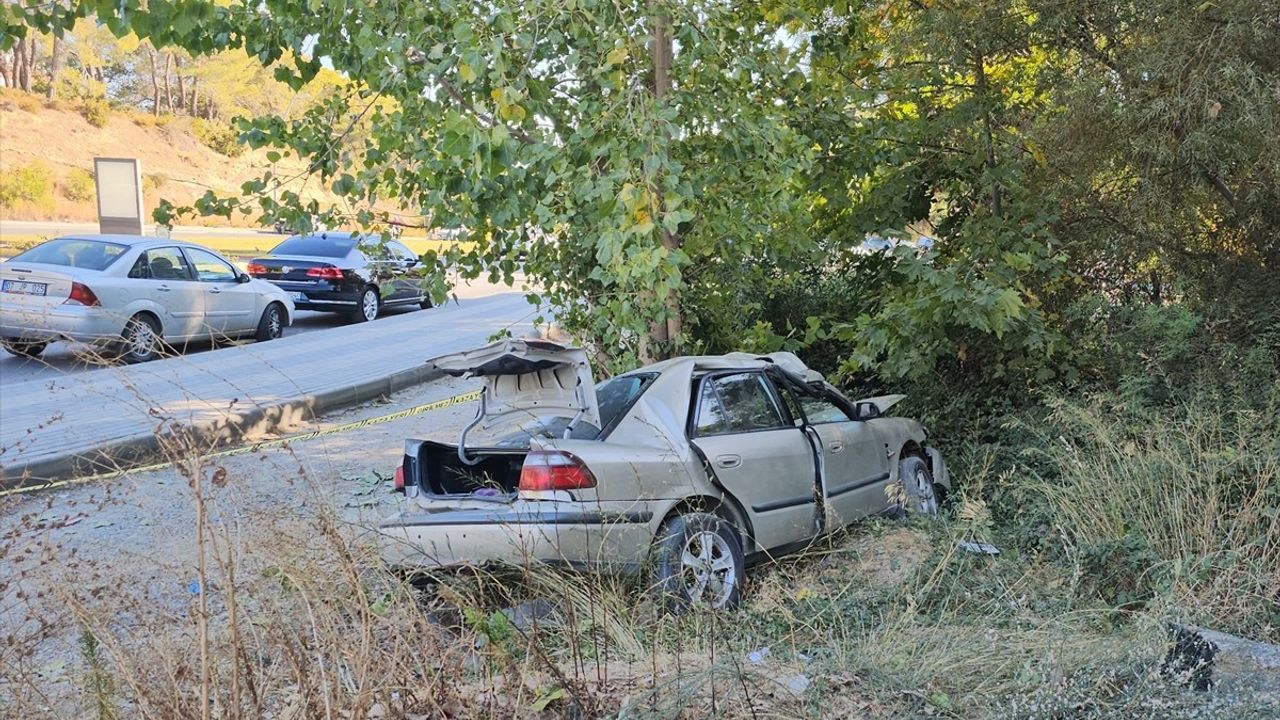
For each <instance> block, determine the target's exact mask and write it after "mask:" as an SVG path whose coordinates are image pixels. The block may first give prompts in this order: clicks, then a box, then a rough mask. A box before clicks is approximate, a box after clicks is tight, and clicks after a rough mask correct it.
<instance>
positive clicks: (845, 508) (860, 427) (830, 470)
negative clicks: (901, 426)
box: [783, 385, 889, 529]
mask: <svg viewBox="0 0 1280 720" xmlns="http://www.w3.org/2000/svg"><path fill="white" fill-rule="evenodd" d="M783 392H785V393H787V394H788V395H789V397H788V404H789V405H790V406H791V407H793V408H795V411H798V412H799V413H800V414H802V415H803V417H804V420H805V424H806V426H807V427H808V428H809V429H810V431H811V432H812V433H813V434H814V435H815V436H816V437H817V438H818V441H819V444H820V450H821V453H822V492H823V497H824V498H825V501H826V502H825V505H826V523H827V525H826V526H827V527H828V528H831V529H834V528H838V527H842V526H844V525H848V524H849V523H851V522H853V521H855V520H858V519H859V518H862V517H865V516H866V515H868V514H871V513H874V512H878V511H880V510H882V509H884V507H885V505H886V503H887V499H886V498H885V494H884V484H885V481H887V480H888V479H889V466H888V460H887V459H886V457H885V452H884V444H883V443H882V442H881V441H880V438H879V437H878V436H877V434H876V433H875V432H874V431H873V430H872V428H871V427H870V426H868V425H867V423H866V422H863V421H861V420H854V419H853V416H852V415H851V414H850V413H851V408H849V407H847V406H846V404H844V403H841V402H839V401H837V400H836V399H835V398H833V397H831V396H829V395H826V394H824V393H822V392H820V391H818V390H816V389H814V388H811V387H807V386H791V385H788V386H787V387H786V388H784V390H783Z"/></svg>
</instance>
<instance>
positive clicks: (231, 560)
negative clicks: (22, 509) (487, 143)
mask: <svg viewBox="0 0 1280 720" xmlns="http://www.w3.org/2000/svg"><path fill="white" fill-rule="evenodd" d="M1095 437H1098V438H1099V439H1100V441H1101V439H1102V438H1103V437H1104V436H1102V435H1097V434H1096V432H1095ZM1187 447H1199V446H1193V445H1188V446H1187ZM1076 449H1079V448H1076ZM1206 449H1211V448H1206ZM202 450H203V449H202V448H200V447H198V446H196V445H193V444H191V443H190V442H182V441H178V442H176V443H175V444H174V445H172V446H171V447H170V448H169V454H170V456H171V457H172V458H173V460H174V468H175V469H176V471H177V472H178V473H179V474H180V475H181V477H182V478H184V482H183V483H182V485H181V487H180V489H179V492H178V493H177V495H180V496H181V501H182V502H184V503H186V504H188V505H190V506H191V507H192V508H193V509H194V513H193V517H194V518H195V520H194V523H193V526H192V527H191V528H190V533H189V535H188V536H186V537H185V539H183V538H175V542H180V541H185V542H186V543H188V546H187V547H188V552H187V553H186V554H179V555H175V556H174V557H172V558H165V557H163V556H157V557H156V558H154V560H153V562H152V566H151V567H152V568H153V569H152V570H151V571H150V572H146V574H144V575H142V576H140V577H139V578H138V581H137V582H134V583H128V584H121V583H119V582H118V581H117V580H116V579H115V578H117V577H118V576H117V575H114V574H112V573H109V572H107V568H105V567H103V566H101V565H97V564H95V563H93V562H82V561H81V560H80V559H79V558H77V557H76V554H75V552H74V549H73V548H67V547H64V546H62V545H60V544H57V543H54V542H51V541H50V542H46V541H45V540H37V541H35V542H32V541H31V537H32V535H29V534H24V533H22V532H15V533H13V534H11V535H9V536H7V537H5V538H4V539H3V541H0V558H8V557H13V556H14V555H15V554H22V555H24V556H25V557H24V562H23V563H22V566H23V567H24V568H36V569H35V570H34V571H32V572H29V573H27V574H24V573H22V572H18V573H15V572H12V571H5V572H0V597H3V598H4V608H3V609H2V611H3V613H4V617H6V618H9V619H13V618H15V617H19V616H20V615H21V613H22V608H23V607H24V604H26V606H27V607H32V608H36V607H39V608H42V609H47V608H50V607H56V608H63V609H64V610H63V612H62V613H61V614H58V615H56V616H50V615H43V614H37V613H35V612H32V613H28V614H27V615H26V616H25V617H21V620H22V621H21V622H20V623H16V624H7V625H6V631H5V637H4V638H3V640H2V641H0V678H3V680H0V710H3V711H4V714H6V715H7V716H13V717H55V718H61V717H66V718H72V717H76V718H83V717H88V718H98V719H102V718H112V717H139V718H165V719H170V718H193V719H195V718H200V719H201V720H203V719H204V718H215V717H216V718H293V719H300V718H344V719H345V718H436V717H466V718H512V717H564V718H580V717H603V716H617V717H624V718H702V717H728V718H769V717H788V718H792V717H869V718H880V717H923V716H939V717H965V718H1046V717H1054V718H1076V717H1114V718H1134V717H1150V718H1164V717H1259V718H1260V717H1267V713H1269V712H1270V713H1273V712H1274V711H1275V709H1276V707H1275V706H1274V705H1267V704H1266V700H1265V699H1259V698H1240V697H1231V696H1222V695H1203V694H1198V693H1194V692H1192V691H1189V690H1184V689H1182V688H1179V687H1176V686H1173V685H1170V684H1169V683H1168V682H1167V681H1166V680H1165V679H1163V678H1161V677H1160V675H1159V673H1158V672H1157V669H1158V667H1159V664H1160V660H1161V659H1162V657H1163V653H1164V650H1165V646H1166V637H1165V623H1166V621H1168V620H1169V619H1171V618H1179V617H1183V616H1185V615H1186V613H1187V612H1189V611H1190V610H1189V608H1191V609H1193V610H1195V611H1196V612H1204V613H1207V614H1208V615H1209V616H1211V617H1215V618H1219V617H1225V618H1228V619H1229V618H1233V617H1236V615H1235V614H1234V613H1235V612H1236V608H1237V603H1238V602H1241V601H1243V599H1244V598H1247V597H1249V596H1248V595H1247V594H1246V595H1244V596H1237V593H1239V592H1241V588H1242V587H1244V586H1243V585H1241V584H1240V583H1239V582H1235V581H1233V582H1232V583H1228V584H1227V586H1225V587H1227V588H1228V590H1229V592H1227V595H1225V596H1218V595H1215V594H1214V591H1215V588H1218V587H1219V584H1215V582H1210V583H1209V584H1208V585H1196V586H1193V587H1191V590H1192V591H1193V592H1190V593H1188V592H1186V591H1185V588H1184V587H1183V586H1182V585H1179V584H1175V585H1174V586H1172V587H1171V588H1170V589H1169V590H1168V591H1167V592H1160V593H1157V594H1156V595H1154V596H1153V597H1151V598H1149V599H1148V601H1147V602H1145V603H1144V604H1143V605H1142V606H1141V607H1137V608H1131V609H1130V610H1129V611H1128V612H1125V613H1117V612H1116V609H1115V608H1114V607H1113V606H1111V605H1109V604H1107V603H1104V602H1100V601H1098V599H1097V598H1093V597H1089V596H1087V595H1083V594H1081V593H1080V592H1079V587H1080V584H1079V577H1078V572H1077V567H1076V566H1074V565H1072V564H1071V563H1070V562H1066V563H1064V562H1060V561H1058V560H1057V559H1055V558H1054V557H1050V556H1047V555H1046V556H1040V555H1034V554H1028V555H1024V554H1021V553H1019V552H1018V551H1017V550H1016V548H1014V547H1013V546H1012V545H1010V544H1008V543H1007V542H1006V538H1003V537H1002V536H1001V534H1000V531H999V528H995V527H993V524H992V521H991V517H990V513H989V512H988V511H987V509H986V507H985V506H984V505H983V504H982V502H981V501H980V500H979V499H977V494H976V493H971V494H970V495H968V496H966V495H965V494H964V493H963V492H962V493H961V494H960V497H959V507H958V509H957V512H956V516H955V518H954V519H952V520H949V521H918V520H917V521H910V522H905V523H904V522H901V521H884V520H874V521H869V522H866V523H863V524H861V525H859V526H857V527H855V528H854V529H853V530H852V531H851V532H850V533H849V534H847V535H842V536H839V537H834V538H830V539H827V540H823V541H821V542H819V543H817V544H815V545H814V546H813V547H811V548H810V549H809V550H807V551H806V552H804V553H801V554H800V555H798V556H794V557H791V558H788V559H786V560H784V561H782V562H780V563H777V564H775V565H772V566H767V567H763V568H761V569H758V570H757V571H755V572H753V573H752V575H751V576H750V584H749V587H748V588H747V600H746V602H745V604H744V607H743V608H741V609H740V610H737V611H735V612H732V613H723V614H700V613H695V614H691V615H687V616H684V617H675V618H673V617H669V616H665V615H662V614H660V613H658V612H657V611H656V609H655V607H654V606H653V604H652V603H650V602H649V601H648V600H647V597H646V595H645V593H644V589H643V587H642V586H643V583H641V582H636V581H629V580H625V579H616V578H608V577H598V576H593V575H588V574H575V573H565V572H560V571H556V570H552V569H548V568H543V567H537V566H534V567H528V568H513V569H509V570H506V571H501V572H496V571H495V572H470V573H451V574H443V575H437V576H434V577H432V578H430V582H427V583H419V584H411V583H409V582H407V581H406V580H405V579H404V578H402V577H400V576H398V575H397V574H396V573H394V572H392V571H390V569H388V568H386V567H384V566H383V564H382V563H381V561H380V560H379V557H378V554H377V548H376V544H375V543H374V542H373V536H372V534H371V533H370V532H369V531H368V530H367V529H366V528H364V527H363V526H361V525H360V524H353V523H350V522H345V521H343V520H342V519H341V518H340V517H339V514H338V513H337V512H336V508H335V505H334V502H333V500H332V492H331V490H332V488H331V487H328V486H327V484H326V482H325V481H324V480H323V479H322V478H319V477H316V476H314V475H312V474H311V473H310V472H308V471H307V469H306V466H305V465H304V464H303V463H301V462H299V463H297V469H296V473H295V474H294V476H293V477H291V478H288V479H287V480H286V481H287V482H289V483H291V484H292V487H293V494H294V495H295V496H296V497H298V498H305V499H307V502H306V503H305V504H304V503H301V502H299V503H297V504H294V505H279V506H268V507H263V506H261V505H259V506H257V507H253V506H248V505H245V504H244V503H242V502H241V499H242V498H241V497H240V495H241V493H242V490H241V488H243V487H246V484H245V483H243V482H241V480H242V478H239V477H237V475H236V472H243V471H244V470H243V469H242V468H243V466H236V468H235V469H232V470H228V466H227V465H219V464H217V463H213V462H202V461H200V460H198V459H197V458H199V456H201V455H202ZM1071 456H1072V457H1076V458H1077V459H1078V460H1079V461H1080V462H1081V463H1082V465H1081V467H1084V468H1087V467H1088V465H1087V463H1088V462H1090V461H1092V460H1093V459H1095V458H1096V461H1097V462H1099V463H1101V462H1110V461H1108V460H1104V457H1103V454H1102V452H1101V449H1099V451H1098V452H1097V453H1083V454H1081V453H1073V454H1071ZM275 465H276V464H274V463H273V464H271V467H275ZM267 467H268V464H266V463H263V464H262V468H263V470H262V471H265V470H266V468H267ZM1125 467H1129V465H1125ZM1256 467H1260V468H1261V469H1263V470H1267V469H1269V468H1272V467H1273V465H1271V464H1267V463H1264V464H1262V465H1260V466H1256ZM981 471H982V468H980V467H979V468H975V469H974V470H973V472H975V473H981ZM1112 471H1113V472H1114V471H1115V467H1113V468H1112ZM1089 472H1092V471H1089ZM1087 474H1088V472H1086V471H1084V470H1082V471H1081V474H1080V480H1079V483H1080V490H1079V491H1078V492H1079V493H1080V494H1078V495H1075V496H1072V495H1070V494H1067V493H1068V492H1069V490H1067V489H1066V488H1070V487H1073V485H1072V482H1073V481H1072V480H1071V479H1070V476H1064V477H1063V478H1059V479H1058V480H1057V481H1056V484H1055V485H1054V486H1053V489H1052V492H1050V490H1049V489H1047V488H1042V491H1043V492H1045V493H1047V496H1048V497H1049V498H1051V499H1052V503H1053V506H1054V507H1056V508H1061V511H1060V512H1061V514H1060V521H1061V524H1062V527H1063V528H1064V532H1066V533H1067V534H1068V535H1069V536H1070V535H1071V534H1073V533H1083V532H1102V531H1103V530H1104V529H1106V528H1109V527H1111V526H1108V525H1105V524H1101V525H1089V524H1087V523H1090V522H1092V523H1101V522H1102V521H1103V520H1104V519H1105V517H1106V516H1097V517H1095V516H1094V515H1091V514H1089V513H1084V512H1082V511H1081V510H1080V509H1079V507H1078V506H1075V505H1071V502H1077V503H1084V502H1085V501H1087V500H1089V499H1090V498H1089V497H1088V496H1087V495H1086V494H1085V493H1087V492H1088V488H1089V487H1092V485H1086V484H1085V476H1086V475H1087ZM1266 477H1272V476H1266ZM971 480H972V482H971V487H973V488H979V489H980V488H981V487H982V484H983V481H984V479H983V478H982V477H980V476H974V477H972V478H971ZM985 481H987V482H990V481H991V480H990V479H987V480H985ZM1090 482H1095V481H1092V480H1091V481H1090ZM1135 482H1137V481H1135ZM1268 482H1269V481H1268ZM1202 489H1203V488H1202ZM103 491H104V493H106V496H105V497H102V498H99V499H98V502H103V503H105V502H111V499H110V487H109V486H108V487H105V488H103ZM1116 492H1117V493H1120V492H1121V490H1119V489H1117V490H1116ZM1129 497H1133V498H1135V499H1136V498H1140V497H1141V495H1140V494H1139V495H1132V496H1129ZM1244 497H1246V498H1247V497H1249V496H1248V495H1247V494H1246V495H1245V496H1244ZM1135 501H1136V500H1135ZM1224 502H1225V500H1224ZM1086 504H1087V503H1086ZM1088 507H1100V508H1101V507H1108V506H1106V505H1105V504H1103V503H1101V502H1094V503H1093V504H1092V505H1088ZM1134 517H1147V516H1145V515H1142V514H1141V513H1134ZM1183 517H1184V518H1186V520H1187V522H1186V523H1184V524H1181V525H1179V526H1178V530H1179V532H1178V533H1172V530H1171V529H1170V528H1169V526H1168V525H1161V524H1154V523H1155V522H1156V520H1157V518H1156V516H1154V515H1152V516H1150V522H1151V523H1153V524H1151V525H1149V526H1144V527H1147V528H1148V529H1149V530H1150V531H1151V532H1157V531H1160V532H1170V533H1172V534H1173V537H1169V538H1160V539H1159V540H1160V542H1161V543H1169V545H1168V546H1167V547H1166V546H1165V545H1163V544H1159V545H1158V547H1161V548H1164V549H1168V550H1169V551H1171V552H1172V551H1182V549H1184V548H1197V547H1200V545H1197V544H1196V543H1197V542H1202V543H1203V542H1209V543H1220V542H1223V541H1224V540H1225V539H1231V538H1234V537H1235V536H1234V535H1231V534H1230V533H1231V532H1233V531H1232V530H1231V529H1230V528H1228V527H1225V526H1223V527H1221V528H1218V529H1215V530H1213V533H1215V534H1212V535H1209V536H1205V535H1200V536H1196V535H1194V533H1203V532H1205V531H1204V530H1202V528H1204V527H1205V525H1204V523H1203V518H1200V517H1197V516H1193V515H1190V514H1188V515H1184V516H1183ZM39 521H40V520H39V518H36V517H32V518H28V519H26V520H24V521H23V522H22V523H19V526H20V527H27V526H30V525H32V524H33V523H38V522H39ZM1214 527H1215V528H1216V527H1217V526H1214ZM1250 527H1255V528H1256V527H1257V526H1250ZM1099 528H1101V529H1099ZM35 537H43V538H46V539H47V537H48V536H41V535H38V534H36V535H35ZM1081 537H1083V535H1081ZM974 538H978V539H984V540H994V541H995V542H997V543H999V544H1001V545H1003V546H1004V547H1005V550H1006V552H1005V553H1004V554H1003V555H1001V556H1000V557H996V558H991V557H986V556H975V555H971V554H968V553H965V552H962V551H960V550H958V549H957V547H956V545H955V541H956V540H958V539H974ZM1197 538H1198V539H1197ZM1265 547H1269V546H1264V548H1265ZM1216 549H1217V550H1218V551H1219V552H1221V551H1222V548H1221V547H1217V548H1216ZM1267 552H1270V550H1267ZM1261 557H1263V558H1270V557H1272V556H1270V555H1263V556H1261ZM1251 567H1252V566H1251ZM1256 570H1257V568H1256V567H1254V570H1253V571H1256ZM144 572H145V571H144ZM28 593H39V594H41V595H42V597H41V598H40V599H39V602H36V598H34V597H32V596H31V595H29V594H28ZM1189 600H1190V601H1194V603H1196V604H1193V605H1191V606H1188V605H1186V604H1185V603H1186V602H1188V601H1189ZM510 608H514V609H510ZM531 609H536V612H533V611H531ZM59 662H60V663H61V665H57V663H59ZM59 680H61V681H59Z"/></svg>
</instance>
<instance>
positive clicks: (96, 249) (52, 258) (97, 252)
mask: <svg viewBox="0 0 1280 720" xmlns="http://www.w3.org/2000/svg"><path fill="white" fill-rule="evenodd" d="M128 249H129V247H128V246H127V245H121V244H119V243H112V242H103V241H101V240H84V239H81V238H57V239H56V240H50V241H49V242H46V243H41V244H39V245H37V246H35V247H33V248H31V249H30V250H28V251H26V252H22V253H18V254H17V255H14V256H13V258H12V259H11V262H29V263H44V264H46V265H62V266H64V267H73V268H81V269H83V270H106V269H107V268H108V267H109V266H110V265H111V263H113V262H115V261H116V260H117V259H119V257H120V256H121V255H124V253H125V251H126V250H128Z"/></svg>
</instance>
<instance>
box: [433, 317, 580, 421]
mask: <svg viewBox="0 0 1280 720" xmlns="http://www.w3.org/2000/svg"><path fill="white" fill-rule="evenodd" d="M427 362H428V364H429V365H432V366H434V367H435V368H437V369H439V370H440V371H442V372H444V373H445V374H446V375H451V376H453V377H478V378H484V382H485V386H484V395H483V397H482V398H481V403H482V407H483V412H482V418H481V423H482V425H483V426H485V427H489V426H492V425H494V424H496V423H497V422H498V421H500V420H504V419H508V418H509V416H511V415H525V416H528V417H535V418H536V417H544V416H561V417H570V418H578V419H579V420H582V421H585V422H588V423H591V424H592V425H595V426H596V427H600V408H599V405H598V404H597V402H596V388H595V381H594V379H593V378H592V376H591V365H590V363H589V362H588V361H587V353H586V351H585V350H583V349H581V348H575V347H566V346H564V345H558V344H556V343H553V342H548V341H545V340H531V339H523V338H508V339H506V340H500V341H498V342H495V343H492V344H489V345H485V346H484V347H480V348H476V349H474V350H464V351H463V352H457V353H450V354H449V355H441V356H440V357H437V358H433V359H431V360H429V361H427Z"/></svg>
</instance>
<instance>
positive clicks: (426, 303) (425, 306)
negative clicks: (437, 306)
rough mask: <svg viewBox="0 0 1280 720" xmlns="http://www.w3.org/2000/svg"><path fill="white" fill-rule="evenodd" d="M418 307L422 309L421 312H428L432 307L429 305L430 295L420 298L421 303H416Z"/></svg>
mask: <svg viewBox="0 0 1280 720" xmlns="http://www.w3.org/2000/svg"><path fill="white" fill-rule="evenodd" d="M418 307H420V308H422V309H423V310H430V309H431V307H432V305H431V296H430V295H424V296H423V297H422V302H420V303H418Z"/></svg>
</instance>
